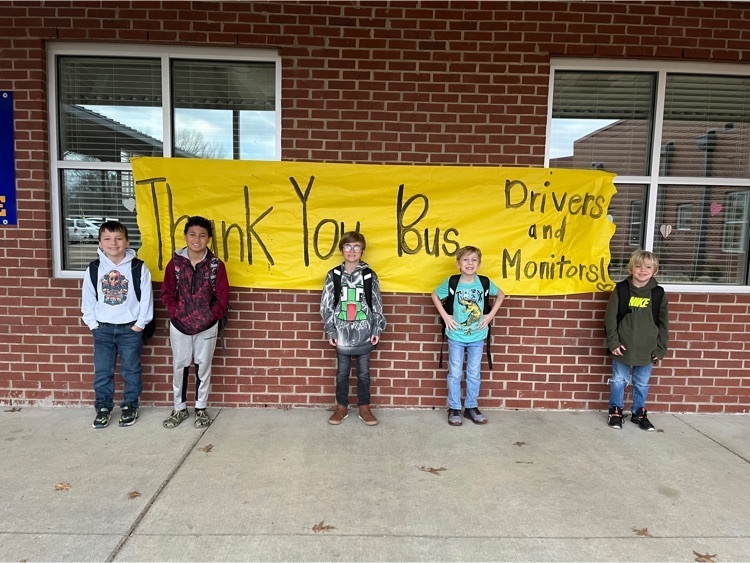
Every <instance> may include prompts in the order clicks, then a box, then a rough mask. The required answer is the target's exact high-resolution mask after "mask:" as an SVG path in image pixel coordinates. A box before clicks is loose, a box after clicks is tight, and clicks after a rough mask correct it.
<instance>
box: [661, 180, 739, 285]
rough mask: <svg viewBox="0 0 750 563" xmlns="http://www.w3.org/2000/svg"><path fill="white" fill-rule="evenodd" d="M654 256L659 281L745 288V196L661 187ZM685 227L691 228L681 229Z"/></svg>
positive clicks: (727, 190) (715, 188)
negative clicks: (735, 285) (741, 285)
mask: <svg viewBox="0 0 750 563" xmlns="http://www.w3.org/2000/svg"><path fill="white" fill-rule="evenodd" d="M659 188H660V189H659V206H658V210H659V211H658V213H657V216H656V226H655V232H654V252H655V253H656V254H657V256H659V261H660V270H661V273H660V275H659V279H660V280H662V281H669V282H674V283H710V284H741V283H744V279H745V275H746V270H747V267H746V265H745V262H746V238H747V236H748V234H747V206H748V198H747V192H744V191H743V192H739V193H738V192H736V190H735V189H732V188H729V187H726V186H721V185H709V186H694V185H691V186H687V185H679V184H663V185H661V186H659ZM683 224H687V225H688V226H689V228H682V227H681V225H683Z"/></svg>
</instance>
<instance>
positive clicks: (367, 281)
mask: <svg viewBox="0 0 750 563" xmlns="http://www.w3.org/2000/svg"><path fill="white" fill-rule="evenodd" d="M331 272H333V306H334V307H336V305H338V304H339V302H340V301H341V276H342V275H343V273H344V271H343V266H336V267H335V268H333V269H332V270H331ZM362 281H363V282H364V285H365V299H366V300H367V306H368V307H369V308H370V311H372V270H371V269H370V268H362Z"/></svg>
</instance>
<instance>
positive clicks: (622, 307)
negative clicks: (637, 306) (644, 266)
mask: <svg viewBox="0 0 750 563" xmlns="http://www.w3.org/2000/svg"><path fill="white" fill-rule="evenodd" d="M615 290H616V291H617V324H618V325H619V324H620V321H621V320H622V319H623V318H625V315H627V314H628V305H629V304H630V285H628V280H622V281H619V282H617V285H615Z"/></svg>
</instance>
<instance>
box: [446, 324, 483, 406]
mask: <svg viewBox="0 0 750 563" xmlns="http://www.w3.org/2000/svg"><path fill="white" fill-rule="evenodd" d="M483 350H484V340H479V341H478V342H469V343H466V342H456V341H455V340H451V339H450V338H449V339H448V407H450V408H452V409H457V410H461V379H462V376H463V368H464V351H465V352H466V400H465V401H464V406H465V407H466V408H472V407H476V406H478V403H477V397H479V383H480V382H479V368H480V366H481V365H482V351H483Z"/></svg>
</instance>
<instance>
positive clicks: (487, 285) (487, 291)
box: [477, 274, 492, 315]
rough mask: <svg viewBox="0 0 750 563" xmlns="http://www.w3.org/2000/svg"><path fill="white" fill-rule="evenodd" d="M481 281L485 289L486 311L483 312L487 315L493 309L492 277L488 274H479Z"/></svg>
mask: <svg viewBox="0 0 750 563" xmlns="http://www.w3.org/2000/svg"><path fill="white" fill-rule="evenodd" d="M477 275H479V274H477ZM479 282H480V283H481V284H482V289H484V311H483V312H484V314H485V315H486V314H487V313H489V312H490V311H491V310H492V307H491V306H490V278H488V277H487V276H479Z"/></svg>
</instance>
